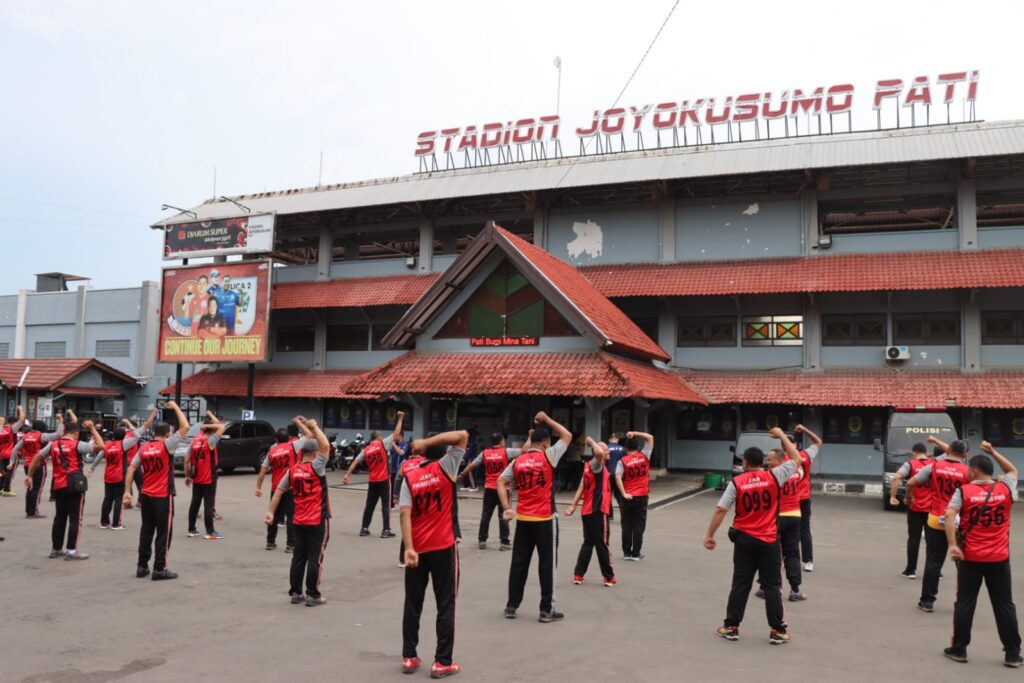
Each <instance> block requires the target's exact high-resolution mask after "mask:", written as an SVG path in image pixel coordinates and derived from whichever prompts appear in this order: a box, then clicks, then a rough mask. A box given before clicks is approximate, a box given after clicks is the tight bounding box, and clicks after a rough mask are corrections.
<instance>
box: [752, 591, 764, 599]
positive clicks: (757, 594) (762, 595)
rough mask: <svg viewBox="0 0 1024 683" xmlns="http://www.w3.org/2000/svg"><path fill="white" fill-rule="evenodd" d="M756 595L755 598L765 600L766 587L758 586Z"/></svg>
mask: <svg viewBox="0 0 1024 683" xmlns="http://www.w3.org/2000/svg"><path fill="white" fill-rule="evenodd" d="M754 597H755V598H761V599H762V600H764V589H763V588H758V589H757V592H756V593H754Z"/></svg>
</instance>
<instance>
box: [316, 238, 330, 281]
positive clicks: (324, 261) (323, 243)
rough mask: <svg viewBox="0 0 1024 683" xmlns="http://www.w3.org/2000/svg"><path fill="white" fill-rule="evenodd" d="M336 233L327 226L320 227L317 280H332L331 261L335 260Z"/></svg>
mask: <svg viewBox="0 0 1024 683" xmlns="http://www.w3.org/2000/svg"><path fill="white" fill-rule="evenodd" d="M333 252H334V233H332V232H331V229H330V228H329V227H327V226H326V225H323V226H320V242H319V245H318V246H317V250H316V279H317V280H319V281H323V280H330V279H331V261H332V260H333V259H334V253H333Z"/></svg>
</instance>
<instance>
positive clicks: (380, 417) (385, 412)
mask: <svg viewBox="0 0 1024 683" xmlns="http://www.w3.org/2000/svg"><path fill="white" fill-rule="evenodd" d="M399 410H401V411H402V412H404V413H405V419H404V420H403V421H402V429H403V430H404V431H407V432H411V431H412V406H409V405H406V404H405V403H399V402H398V401H385V402H384V403H371V404H370V429H375V430H379V431H381V432H385V431H390V430H393V429H394V428H395V423H396V422H397V421H398V411H399Z"/></svg>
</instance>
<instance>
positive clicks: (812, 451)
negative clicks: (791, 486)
mask: <svg viewBox="0 0 1024 683" xmlns="http://www.w3.org/2000/svg"><path fill="white" fill-rule="evenodd" d="M819 450H820V449H819V448H818V446H817V445H816V444H811V445H810V446H808V447H807V448H805V449H804V453H806V454H807V459H808V460H810V461H811V462H814V459H815V458H817V457H818V452H819Z"/></svg>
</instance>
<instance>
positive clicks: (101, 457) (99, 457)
mask: <svg viewBox="0 0 1024 683" xmlns="http://www.w3.org/2000/svg"><path fill="white" fill-rule="evenodd" d="M106 457H107V451H106V449H103V448H101V449H100V454H99V455H97V456H96V459H95V460H93V461H92V467H90V468H89V471H90V472H95V471H96V468H97V467H99V464H100V461H101V460H105V459H106Z"/></svg>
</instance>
